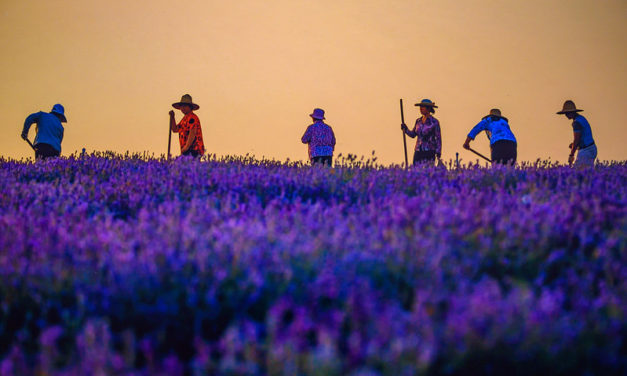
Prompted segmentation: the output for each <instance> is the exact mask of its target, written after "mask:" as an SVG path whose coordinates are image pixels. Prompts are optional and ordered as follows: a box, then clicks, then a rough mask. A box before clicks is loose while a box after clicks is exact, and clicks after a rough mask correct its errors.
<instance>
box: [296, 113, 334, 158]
mask: <svg viewBox="0 0 627 376" xmlns="http://www.w3.org/2000/svg"><path fill="white" fill-rule="evenodd" d="M309 116H311V118H312V119H313V120H314V123H313V124H311V125H310V126H308V127H307V130H306V131H305V134H304V135H303V137H302V139H301V141H302V142H303V144H308V146H309V159H310V160H311V164H314V163H322V164H324V165H327V166H331V164H332V162H333V150H334V149H335V134H334V133H333V129H332V128H331V127H330V126H329V125H327V124H325V123H324V122H323V120H324V119H325V118H324V110H323V109H320V108H316V109H314V111H313V113H312V114H310V115H309Z"/></svg>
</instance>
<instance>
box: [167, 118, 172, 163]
mask: <svg viewBox="0 0 627 376" xmlns="http://www.w3.org/2000/svg"><path fill="white" fill-rule="evenodd" d="M171 143H172V129H170V123H169V122H168V158H167V159H168V160H170V144H171Z"/></svg>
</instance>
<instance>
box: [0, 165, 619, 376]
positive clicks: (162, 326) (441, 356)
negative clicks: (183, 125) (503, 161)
mask: <svg viewBox="0 0 627 376" xmlns="http://www.w3.org/2000/svg"><path fill="white" fill-rule="evenodd" d="M0 181H1V182H2V187H1V190H0V304H1V305H0V374H2V375H30V374H36V375H105V374H113V375H155V374H160V375H355V376H356V375H360V376H374V375H393V376H400V375H462V374H464V375H467V374H481V375H499V374H509V375H522V374H553V375H567V374H568V375H572V374H582V375H584V374H625V372H627V358H626V356H625V354H627V319H626V317H625V314H626V310H627V284H626V280H627V252H626V249H627V239H626V232H627V190H626V186H627V164H626V163H625V162H622V163H614V164H601V165H598V166H597V167H596V168H595V169H593V170H575V169H571V168H568V167H563V166H561V167H560V166H551V165H548V164H537V165H533V166H532V165H528V166H523V167H521V168H518V169H512V168H496V169H486V168H482V167H478V166H470V167H464V168H461V169H449V170H447V169H443V168H435V167H433V168H424V169H411V170H410V171H405V170H403V169H400V168H381V167H377V166H375V165H374V164H373V163H371V162H365V163H361V162H359V161H355V160H344V161H343V164H342V165H341V166H339V167H336V168H334V169H328V168H324V167H314V168H310V167H306V166H302V165H299V164H298V163H289V162H286V163H278V162H271V161H257V160H254V159H252V158H228V159H222V160H215V159H213V160H210V161H197V160H188V159H177V160H174V161H169V162H168V161H165V160H159V159H144V158H142V157H141V156H133V155H126V156H116V155H112V154H99V155H91V156H83V157H71V158H63V159H58V160H50V161H45V162H38V163H28V162H18V161H12V160H0Z"/></svg>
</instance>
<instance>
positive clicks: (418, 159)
mask: <svg viewBox="0 0 627 376" xmlns="http://www.w3.org/2000/svg"><path fill="white" fill-rule="evenodd" d="M434 162H435V151H433V150H426V151H421V150H416V151H414V166H416V165H418V164H422V163H431V164H433V163H434Z"/></svg>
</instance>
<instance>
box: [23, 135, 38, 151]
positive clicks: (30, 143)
mask: <svg viewBox="0 0 627 376" xmlns="http://www.w3.org/2000/svg"><path fill="white" fill-rule="evenodd" d="M24 141H26V142H28V144H29V145H30V147H31V149H33V150H35V146H33V143H32V142H30V140H29V139H28V138H25V139H24ZM35 151H37V150H35Z"/></svg>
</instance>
